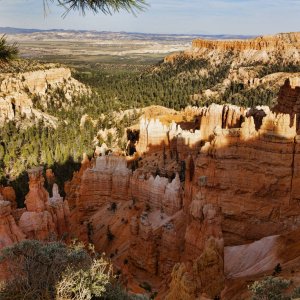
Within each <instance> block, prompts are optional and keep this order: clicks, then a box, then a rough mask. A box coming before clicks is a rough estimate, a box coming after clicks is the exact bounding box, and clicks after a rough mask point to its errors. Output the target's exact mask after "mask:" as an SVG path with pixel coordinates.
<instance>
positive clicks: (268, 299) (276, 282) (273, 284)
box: [249, 276, 291, 300]
mask: <svg viewBox="0 0 300 300" xmlns="http://www.w3.org/2000/svg"><path fill="white" fill-rule="evenodd" d="M290 285H291V281H290V280H286V279H282V278H279V277H273V276H268V277H266V278H265V279H263V280H261V281H255V282H254V283H253V284H252V285H251V286H250V287H249V290H250V291H251V292H252V300H288V299H291V298H290V297H288V296H286V295H285V292H286V291H287V289H288V288H289V286H290Z"/></svg>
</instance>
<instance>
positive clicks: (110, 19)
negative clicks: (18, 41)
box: [0, 0, 300, 36]
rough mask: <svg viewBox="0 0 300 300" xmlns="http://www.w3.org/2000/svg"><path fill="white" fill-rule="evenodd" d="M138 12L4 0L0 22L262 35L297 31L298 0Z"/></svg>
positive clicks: (208, 1)
mask: <svg viewBox="0 0 300 300" xmlns="http://www.w3.org/2000/svg"><path fill="white" fill-rule="evenodd" d="M147 2H148V4H149V7H148V9H147V10H146V11H144V12H140V13H139V14H138V15H137V16H136V17H135V16H133V15H131V14H128V13H126V12H121V13H117V14H114V15H112V16H110V15H103V14H97V15H95V14H93V13H90V12H88V13H87V14H86V15H85V16H82V15H80V14H79V13H78V12H70V13H69V14H68V15H67V16H66V17H65V18H62V14H63V13H64V9H63V8H61V7H58V6H57V5H55V4H53V3H50V2H49V9H48V13H47V16H44V8H43V1H42V0H38V1H37V0H27V1H26V0H2V1H1V11H0V27H14V28H25V29H26V28H28V29H42V30H49V29H63V30H90V31H92V30H96V31H110V32H121V31H123V32H134V33H152V34H190V35H200V34H207V35H223V34H224V35H226V34H228V35H255V36H257V35H266V34H275V33H280V32H291V31H292V32H296V31H300V24H299V14H300V0H274V1H271V0H265V1H261V0H191V1H189V2H188V3H182V1H179V0H161V1H159V0H152V1H150V0H149V1H147Z"/></svg>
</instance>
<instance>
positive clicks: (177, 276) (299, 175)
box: [0, 33, 300, 300]
mask: <svg viewBox="0 0 300 300" xmlns="http://www.w3.org/2000/svg"><path fill="white" fill-rule="evenodd" d="M299 43H300V35H299V33H291V34H280V35H277V36H275V37H274V36H273V37H263V38H256V39H254V40H250V41H207V40H196V41H194V42H193V46H192V49H191V50H189V51H186V52H184V53H179V54H178V53H177V54H172V55H171V56H168V57H167V58H166V59H165V62H166V63H170V64H173V63H175V61H176V59H178V57H180V58H184V59H191V58H193V59H197V58H203V57H205V58H206V59H208V58H209V59H210V60H211V64H213V65H215V66H218V65H219V64H221V61H222V60H225V58H226V59H228V56H230V55H232V57H231V58H230V60H229V61H230V70H229V73H228V74H229V75H228V78H226V79H225V80H224V82H223V83H222V84H223V86H225V85H226V84H228V81H230V82H243V83H245V84H248V85H251V86H252V87H255V86H260V85H264V84H265V85H270V84H273V85H274V86H276V87H278V86H280V89H279V93H278V98H277V99H276V104H275V105H274V106H272V107H268V106H256V107H252V108H246V107H240V106H237V105H232V104H223V103H222V104H211V105H209V106H204V107H193V106H189V107H186V108H185V109H182V110H181V111H175V110H171V109H166V108H162V107H158V106H153V107H148V108H144V110H141V116H140V117H139V119H138V122H137V123H134V124H131V125H130V126H128V127H126V131H125V133H124V135H125V136H126V138H127V141H126V142H127V146H126V148H127V150H128V151H127V153H126V151H123V152H122V151H121V150H120V149H111V148H112V147H109V145H107V144H106V143H105V142H103V141H102V143H101V145H99V146H95V151H94V155H93V156H92V157H88V156H87V155H86V154H84V155H83V159H82V162H81V167H80V169H79V171H76V172H74V173H73V176H72V179H71V180H69V181H66V182H65V183H64V193H65V197H62V196H61V195H60V193H59V189H58V186H57V184H56V183H55V182H56V175H57V174H54V172H53V171H52V170H51V169H47V170H46V172H44V170H43V167H34V168H32V169H30V170H28V177H29V192H28V193H27V195H26V197H25V202H24V204H25V207H23V208H18V207H17V200H18V199H17V196H16V193H15V191H14V189H13V188H12V187H10V186H6V187H4V186H1V187H0V249H2V248H4V247H7V246H10V245H12V244H14V243H16V242H18V241H21V240H24V239H39V240H43V241H51V240H55V239H59V240H64V241H66V242H67V243H69V242H70V241H72V240H74V239H78V240H79V241H82V242H84V243H85V244H86V245H88V244H92V245H94V247H95V249H96V250H97V252H99V253H105V254H106V256H107V257H108V258H109V259H110V260H111V261H112V264H113V266H114V269H115V273H116V274H118V275H119V277H120V281H121V282H122V284H123V285H124V286H125V287H126V289H127V290H128V291H129V292H131V293H141V294H143V293H146V292H147V293H148V295H149V296H153V297H155V299H168V300H173V299H182V300H190V299H191V300H193V299H202V300H205V299H225V300H235V299H236V300H239V299H250V298H251V295H250V292H249V290H248V286H249V284H251V283H252V282H254V281H256V280H261V279H263V278H264V277H265V276H266V275H271V274H272V273H273V272H274V268H275V267H276V266H277V265H278V264H280V266H281V268H282V272H281V274H280V275H281V276H282V277H284V278H287V279H292V280H293V284H294V285H295V286H299V285H300V244H299V237H300V217H299V216H300V206H299V199H300V188H299V183H300V147H299V141H300V123H299V115H300V76H299V74H298V73H297V72H278V73H275V74H269V75H266V76H263V77H257V76H258V73H259V67H260V66H259V64H263V63H265V62H270V61H271V62H272V60H273V59H274V61H275V57H276V55H277V54H276V53H277V52H278V51H279V50H280V53H281V54H282V57H283V59H286V62H290V61H293V62H299V57H300V56H299V48H300V44H299ZM216 59H217V60H216ZM253 62H259V64H258V65H256V66H254V65H251V64H252V63H253ZM246 63H247V64H249V65H251V66H250V67H245V66H243V64H246ZM243 71H245V72H243ZM250 71H251V72H250ZM249 74H250V75H249ZM25 75H26V76H25ZM25 75H24V74H23V73H22V74H19V75H14V76H11V74H9V75H7V74H4V75H1V77H0V100H1V99H2V100H1V101H2V105H1V103H0V109H1V115H0V116H2V117H0V121H1V122H6V120H12V119H16V118H17V119H18V117H17V115H18V114H25V115H26V118H30V117H31V115H36V116H37V113H36V111H35V108H34V105H33V102H32V97H31V96H32V95H38V96H39V97H40V103H41V104H40V105H41V107H46V106H47V101H50V100H51V99H53V94H52V92H53V91H55V90H57V88H58V89H62V91H63V92H64V97H65V100H66V103H68V101H72V97H73V96H74V97H75V96H76V95H77V94H82V93H90V90H89V88H87V87H85V86H84V85H83V84H81V83H79V82H77V81H76V80H75V79H73V78H72V76H71V72H70V70H69V69H68V68H63V67H61V68H49V69H47V70H42V71H31V73H27V74H25ZM23 76H24V79H23ZM267 76H269V77H268V78H267ZM12 90H15V91H20V92H18V93H17V94H12V93H11V91H12ZM70 90H71V91H72V92H71V94H70V93H69V91H70ZM51 91H52V92H51ZM72 93H74V94H72ZM65 105H67V104H65ZM41 107H40V109H41ZM38 111H41V114H42V118H44V119H45V122H46V124H47V122H48V123H49V124H50V125H51V126H54V127H55V124H56V120H55V119H54V117H51V116H46V114H44V113H43V112H42V110H38ZM16 112H17V113H16ZM120 114H122V112H121V113H120ZM85 119H86V120H88V116H85V118H83V119H82V120H81V121H82V122H80V123H82V124H81V127H84V126H86V124H85V123H87V124H88V122H87V121H86V120H85ZM92 121H93V120H92ZM101 132H105V130H103V131H101ZM112 132H113V131H112ZM129 154H130V155H129ZM44 175H45V177H46V181H47V183H48V184H49V185H50V186H51V188H52V192H51V193H50V194H49V193H48V191H47V190H46V189H45V178H44ZM6 277H7V270H6V268H5V266H0V279H1V280H2V279H4V278H6Z"/></svg>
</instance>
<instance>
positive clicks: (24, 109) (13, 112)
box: [0, 65, 89, 127]
mask: <svg viewBox="0 0 300 300" xmlns="http://www.w3.org/2000/svg"><path fill="white" fill-rule="evenodd" d="M86 93H89V90H88V89H87V88H86V87H85V86H84V85H83V84H81V83H79V82H78V81H77V80H75V79H74V78H72V76H71V71H70V69H68V68H65V67H58V66H55V65H53V66H52V65H49V66H48V67H47V68H44V69H39V70H33V71H28V72H14V73H3V74H1V75H0V125H1V124H4V122H7V121H9V120H15V121H20V120H21V119H23V123H24V119H25V121H26V120H27V121H30V119H35V118H36V119H38V120H44V121H45V123H46V124H48V125H50V126H52V127H56V124H57V121H58V120H57V118H55V117H53V116H51V115H49V114H47V113H45V112H43V110H44V109H46V108H47V107H48V105H49V102H50V101H56V102H57V104H59V103H58V102H61V97H62V96H63V97H64V98H65V99H66V101H64V103H61V105H64V106H68V103H69V102H71V101H72V99H73V98H74V97H76V96H78V95H82V94H86Z"/></svg>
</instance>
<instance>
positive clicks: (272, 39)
mask: <svg viewBox="0 0 300 300" xmlns="http://www.w3.org/2000/svg"><path fill="white" fill-rule="evenodd" d="M192 47H193V48H194V49H195V48H199V49H200V48H206V49H210V50H221V51H228V50H233V51H244V50H259V51H261V50H266V51H270V50H273V51H274V50H295V49H297V50H299V49H300V33H299V32H293V33H283V34H277V35H274V36H262V37H257V38H254V39H252V40H235V41H234V40H233V41H210V40H201V39H199V40H194V41H193V44H192Z"/></svg>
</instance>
